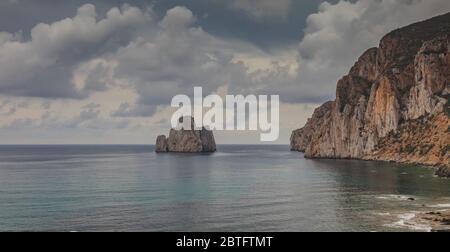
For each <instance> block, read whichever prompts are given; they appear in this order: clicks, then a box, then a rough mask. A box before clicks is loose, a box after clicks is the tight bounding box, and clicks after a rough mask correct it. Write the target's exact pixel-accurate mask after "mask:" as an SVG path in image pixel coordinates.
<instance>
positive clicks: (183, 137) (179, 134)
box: [155, 118, 216, 153]
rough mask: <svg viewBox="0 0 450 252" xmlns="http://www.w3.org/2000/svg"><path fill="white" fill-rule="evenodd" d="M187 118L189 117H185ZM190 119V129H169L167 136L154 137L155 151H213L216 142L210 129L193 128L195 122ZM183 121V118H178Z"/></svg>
mask: <svg viewBox="0 0 450 252" xmlns="http://www.w3.org/2000/svg"><path fill="white" fill-rule="evenodd" d="M187 120H189V118H187ZM190 120H191V129H189V130H185V129H184V128H182V129H180V130H175V129H171V130H170V133H169V137H168V138H167V137H166V136H158V138H157V139H156V146H155V151H156V152H159V153H162V152H183V153H199V152H215V151H216V142H215V140H214V135H213V133H212V131H209V130H206V129H205V128H202V130H195V129H194V128H195V127H194V126H195V122H194V119H193V118H190ZM180 123H183V119H182V118H181V119H180Z"/></svg>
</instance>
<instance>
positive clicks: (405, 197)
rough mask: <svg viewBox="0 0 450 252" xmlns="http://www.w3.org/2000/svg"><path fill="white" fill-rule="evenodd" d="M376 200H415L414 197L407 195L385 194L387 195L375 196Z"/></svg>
mask: <svg viewBox="0 0 450 252" xmlns="http://www.w3.org/2000/svg"><path fill="white" fill-rule="evenodd" d="M376 198H377V199H382V200H408V199H410V198H415V197H412V196H408V195H397V194H387V195H381V196H377V197H376Z"/></svg>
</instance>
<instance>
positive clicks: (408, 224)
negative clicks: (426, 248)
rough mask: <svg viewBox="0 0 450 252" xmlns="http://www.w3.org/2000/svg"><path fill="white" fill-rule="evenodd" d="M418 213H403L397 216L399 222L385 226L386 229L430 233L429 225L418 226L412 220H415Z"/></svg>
mask: <svg viewBox="0 0 450 252" xmlns="http://www.w3.org/2000/svg"><path fill="white" fill-rule="evenodd" d="M417 213H418V212H410V213H403V214H399V215H398V218H399V220H398V221H396V222H394V223H391V224H386V225H385V226H386V227H390V228H407V229H411V230H415V231H425V232H431V230H432V228H431V226H429V225H425V224H419V223H417V222H416V221H414V218H416V216H417Z"/></svg>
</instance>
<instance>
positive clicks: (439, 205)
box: [428, 204, 450, 208]
mask: <svg viewBox="0 0 450 252" xmlns="http://www.w3.org/2000/svg"><path fill="white" fill-rule="evenodd" d="M428 207H432V208H450V204H436V205H430V206H428Z"/></svg>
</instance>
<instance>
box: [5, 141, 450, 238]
mask: <svg viewBox="0 0 450 252" xmlns="http://www.w3.org/2000/svg"><path fill="white" fill-rule="evenodd" d="M434 172H435V171H434V170H433V169H432V168H427V167H423V166H414V165H401V164H393V163H385V162H367V161H357V160H309V159H305V158H304V156H303V154H302V153H298V152H291V151H289V147H288V146H283V145H219V146H218V151H217V152H216V153H213V154H174V153H170V154H156V153H155V152H154V146H144V145H106V146H103V145H87V146H83V145H51V146H37V145H34V146H0V231H13V232H14V231H31V232H33V231H62V232H84V231H88V232H91V231H101V232H106V231H124V232H128V231H150V232H153V231H168V232H171V231H180V232H191V231H201V232H213V231H224V232H238V231H239V232H253V231H257V232H263V231H267V232H287V231H294V232H297V231H299V232H309V231H312V232H328V231H345V232H353V231H355V232H357V231H369V232H381V231H394V232H395V231H430V227H428V226H427V225H424V224H423V223H422V224H418V223H417V224H415V223H411V220H412V219H413V217H414V216H415V215H416V214H417V213H420V212H425V211H437V210H445V209H450V180H448V179H442V178H438V177H436V176H434Z"/></svg>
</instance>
